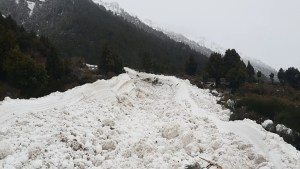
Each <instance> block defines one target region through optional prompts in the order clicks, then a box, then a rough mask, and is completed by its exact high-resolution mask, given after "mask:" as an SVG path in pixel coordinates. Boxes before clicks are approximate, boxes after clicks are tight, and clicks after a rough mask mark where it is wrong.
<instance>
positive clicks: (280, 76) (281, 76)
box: [277, 68, 285, 85]
mask: <svg viewBox="0 0 300 169" xmlns="http://www.w3.org/2000/svg"><path fill="white" fill-rule="evenodd" d="M277 77H278V79H279V82H280V84H281V85H284V84H285V71H284V70H283V69H282V68H280V69H279V71H278V74H277Z"/></svg>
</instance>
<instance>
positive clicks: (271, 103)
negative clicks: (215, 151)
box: [231, 83, 300, 149]
mask: <svg viewBox="0 0 300 169" xmlns="http://www.w3.org/2000/svg"><path fill="white" fill-rule="evenodd" d="M231 99H233V100H235V101H236V104H235V106H234V109H232V111H233V114H232V115H231V120H243V119H244V118H249V119H252V120H255V121H256V122H257V123H259V124H260V123H262V122H263V121H264V120H266V119H271V120H272V121H273V122H274V124H275V125H276V124H284V125H285V126H287V127H288V128H291V129H292V130H293V131H294V133H292V134H291V135H287V134H286V133H279V134H280V135H281V136H282V137H283V138H284V139H285V140H286V141H287V142H289V143H291V144H292V145H294V146H295V147H296V148H297V149H300V135H298V134H296V133H297V132H298V133H300V123H299V119H300V91H297V90H295V89H293V88H291V87H288V86H286V87H282V86H280V85H272V84H254V83H252V84H250V83H248V84H245V85H243V86H242V87H241V88H239V89H238V90H237V91H236V92H235V93H234V94H233V95H232V96H231ZM272 131H273V132H277V133H278V132H279V131H276V129H273V130H272Z"/></svg>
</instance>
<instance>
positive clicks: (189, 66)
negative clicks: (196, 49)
mask: <svg viewBox="0 0 300 169" xmlns="http://www.w3.org/2000/svg"><path fill="white" fill-rule="evenodd" d="M197 66H198V63H197V62H196V60H195V58H194V56H193V55H190V57H189V60H188V61H187V63H186V74H188V75H190V76H193V75H195V74H196V71H197Z"/></svg>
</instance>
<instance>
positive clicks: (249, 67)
mask: <svg viewBox="0 0 300 169" xmlns="http://www.w3.org/2000/svg"><path fill="white" fill-rule="evenodd" d="M247 74H248V80H249V82H253V81H254V75H255V70H254V68H253V66H252V65H251V63H250V62H249V61H248V64H247Z"/></svg>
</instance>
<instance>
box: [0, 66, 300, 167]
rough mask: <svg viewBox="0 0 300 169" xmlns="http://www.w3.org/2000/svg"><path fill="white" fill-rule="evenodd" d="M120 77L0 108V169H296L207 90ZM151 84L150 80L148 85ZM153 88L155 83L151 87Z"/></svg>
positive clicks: (287, 155) (296, 157)
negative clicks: (211, 167) (215, 168)
mask: <svg viewBox="0 0 300 169" xmlns="http://www.w3.org/2000/svg"><path fill="white" fill-rule="evenodd" d="M126 71H127V73H125V74H122V75H120V76H118V77H114V78H113V79H110V80H107V81H104V80H101V81H97V82H95V83H93V84H87V85H84V86H80V87H76V88H74V89H72V90H69V91H67V92H64V93H54V94H51V95H49V96H45V97H43V98H38V99H31V100H11V99H6V100H5V101H3V102H0V168H1V167H2V168H184V167H185V166H186V165H189V164H194V163H196V162H197V163H199V164H200V166H202V167H205V166H207V165H208V163H207V162H206V161H205V160H203V159H202V158H204V159H207V160H210V161H213V162H216V163H218V164H219V165H220V166H222V167H223V169H227V168H228V169H239V168H243V169H247V168H249V169H259V168H260V169H268V168H270V169H271V168H277V169H282V168H290V169H297V168H299V169H300V154H299V152H298V151H297V150H296V149H295V148H294V147H292V146H291V145H289V144H287V143H285V142H284V141H283V140H282V138H280V137H279V136H277V135H275V134H272V133H269V132H267V131H265V130H264V129H263V128H262V127H261V126H260V125H258V124H256V123H255V122H253V121H250V120H244V121H234V122H229V121H228V119H229V115H230V111H229V110H226V109H222V107H221V106H220V105H218V104H217V103H216V102H217V99H218V98H216V97H214V96H212V95H211V94H210V93H209V91H208V90H202V89H198V88H197V87H195V86H192V85H190V83H189V82H188V81H185V80H181V79H177V78H175V77H168V76H159V75H152V74H146V73H137V72H135V71H133V70H131V69H126ZM156 79H157V80H156ZM156 82H158V83H156Z"/></svg>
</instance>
